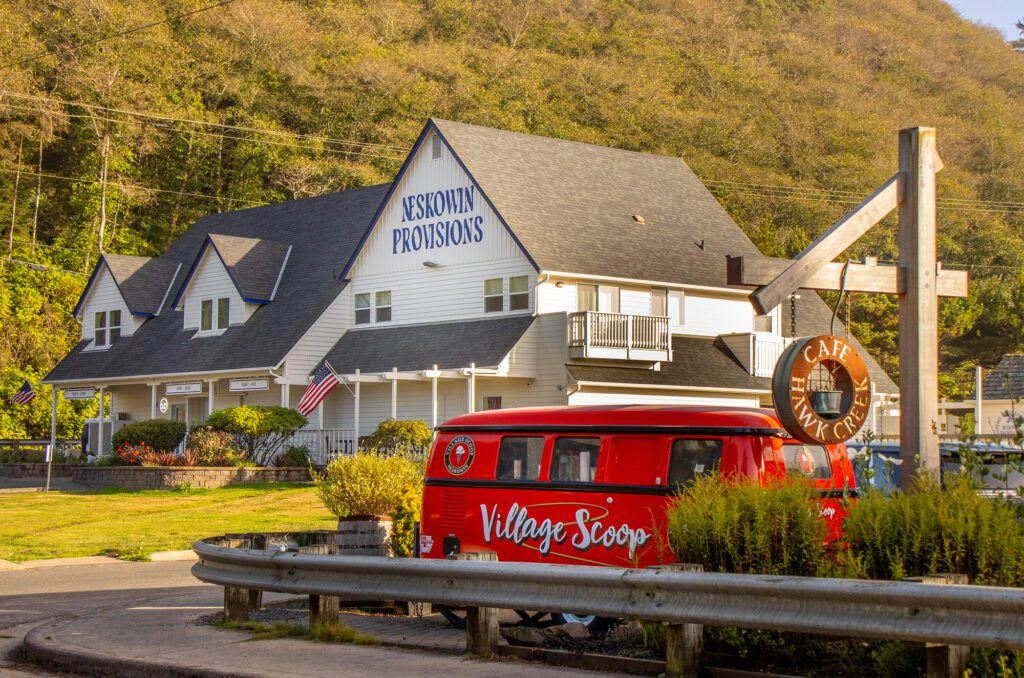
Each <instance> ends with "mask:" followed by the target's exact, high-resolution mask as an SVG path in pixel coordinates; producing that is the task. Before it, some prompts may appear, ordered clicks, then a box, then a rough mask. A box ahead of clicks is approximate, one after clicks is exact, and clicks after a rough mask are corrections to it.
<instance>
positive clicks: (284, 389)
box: [280, 379, 288, 407]
mask: <svg viewBox="0 0 1024 678" xmlns="http://www.w3.org/2000/svg"><path fill="white" fill-rule="evenodd" d="M280 384H281V407H288V382H286V381H285V380H284V379H282V380H281V381H280Z"/></svg>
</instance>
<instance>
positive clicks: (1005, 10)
mask: <svg viewBox="0 0 1024 678" xmlns="http://www.w3.org/2000/svg"><path fill="white" fill-rule="evenodd" d="M950 4H952V5H953V6H954V7H956V8H957V10H959V11H960V14H962V15H963V16H965V17H967V18H968V19H970V20H971V21H975V22H977V23H982V24H988V25H989V26H995V27H996V28H998V29H999V30H1001V31H1002V32H1003V35H1005V36H1006V38H1007V39H1008V40H1009V39H1016V38H1017V37H1019V35H1020V34H1019V32H1018V31H1017V29H1016V27H1015V24H1016V23H1017V21H1018V20H1019V19H1022V18H1024V0H951V2H950Z"/></svg>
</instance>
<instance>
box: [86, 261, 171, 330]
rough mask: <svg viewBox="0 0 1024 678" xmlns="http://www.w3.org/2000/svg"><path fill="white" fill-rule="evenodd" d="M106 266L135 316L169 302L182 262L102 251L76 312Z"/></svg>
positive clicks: (155, 310) (150, 312)
mask: <svg viewBox="0 0 1024 678" xmlns="http://www.w3.org/2000/svg"><path fill="white" fill-rule="evenodd" d="M104 266H106V267H107V270H108V271H110V276H111V277H112V278H113V279H114V283H115V284H116V285H117V289H118V291H119V292H120V293H121V297H122V298H123V299H124V303H125V304H127V306H128V310H129V311H131V313H132V315H142V316H154V315H156V314H157V313H159V312H160V309H161V307H162V305H163V303H164V301H166V298H167V293H168V292H169V291H170V286H171V284H172V283H173V282H174V277H175V274H177V272H178V269H179V267H180V264H179V262H176V261H171V260H167V259H151V258H149V257H135V256H129V255H126V254H102V255H100V260H99V261H97V262H96V267H95V268H94V269H93V272H92V276H90V278H89V282H88V283H87V284H86V286H85V289H84V290H83V291H82V296H81V297H79V299H78V304H76V305H75V310H74V312H73V313H72V315H75V316H77V315H78V312H79V311H80V310H81V308H82V305H83V304H84V303H85V299H86V297H87V296H88V295H89V291H90V290H91V289H92V285H93V283H94V282H95V280H96V277H97V276H98V274H99V272H100V270H101V269H102V268H103V267H104Z"/></svg>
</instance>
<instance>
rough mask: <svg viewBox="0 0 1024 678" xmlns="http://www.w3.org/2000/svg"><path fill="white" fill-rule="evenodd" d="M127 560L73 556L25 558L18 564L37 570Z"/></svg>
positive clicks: (27, 568) (20, 566)
mask: <svg viewBox="0 0 1024 678" xmlns="http://www.w3.org/2000/svg"><path fill="white" fill-rule="evenodd" d="M124 562H128V561H125V560H118V559H117V558H111V557H110V556H81V557H75V558H37V559H36V560H25V561H22V562H21V563H20V564H18V567H19V568H21V569H24V570H37V569H39V568H44V567H70V566H72V565H113V564H115V563H124Z"/></svg>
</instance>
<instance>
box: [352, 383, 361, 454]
mask: <svg viewBox="0 0 1024 678" xmlns="http://www.w3.org/2000/svg"><path fill="white" fill-rule="evenodd" d="M359 384H360V381H359V370H358V369H357V370H356V383H355V388H353V389H352V395H353V396H354V397H353V399H352V403H353V408H354V409H353V411H352V442H353V444H352V450H353V452H358V451H359Z"/></svg>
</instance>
